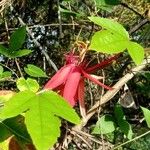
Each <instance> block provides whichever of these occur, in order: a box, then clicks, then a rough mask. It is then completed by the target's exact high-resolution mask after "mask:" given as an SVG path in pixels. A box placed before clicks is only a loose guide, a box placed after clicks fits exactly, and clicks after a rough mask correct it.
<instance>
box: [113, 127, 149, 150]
mask: <svg viewBox="0 0 150 150" xmlns="http://www.w3.org/2000/svg"><path fill="white" fill-rule="evenodd" d="M149 133H150V130H149V131H147V132H145V133H144V134H141V135H139V136H137V137H135V138H133V139H132V140H129V141H126V142H124V143H122V144H120V145H118V146H116V147H114V148H113V150H115V149H118V148H120V147H121V146H124V145H126V144H128V143H130V142H133V141H135V140H138V139H139V138H141V137H143V136H145V135H147V134H149Z"/></svg>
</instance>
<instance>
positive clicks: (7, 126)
mask: <svg viewBox="0 0 150 150" xmlns="http://www.w3.org/2000/svg"><path fill="white" fill-rule="evenodd" d="M2 128H3V130H4V132H3V133H4V134H0V142H2V141H4V140H6V139H7V138H8V137H10V136H12V135H15V136H16V137H18V138H19V139H21V140H24V141H26V142H31V139H30V136H29V134H28V132H27V129H26V127H25V124H24V117H23V116H21V115H19V116H17V117H13V118H9V119H6V120H4V121H3V122H0V131H2V130H1V129H2Z"/></svg>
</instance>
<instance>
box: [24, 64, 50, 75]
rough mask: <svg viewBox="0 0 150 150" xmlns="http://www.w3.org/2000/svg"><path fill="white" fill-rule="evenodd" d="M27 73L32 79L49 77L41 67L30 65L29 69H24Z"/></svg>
mask: <svg viewBox="0 0 150 150" xmlns="http://www.w3.org/2000/svg"><path fill="white" fill-rule="evenodd" d="M24 70H25V72H26V73H27V74H28V75H30V76H32V77H47V75H46V73H45V72H44V71H43V70H41V69H40V68H39V67H37V66H35V65H32V64H28V65H27V68H24Z"/></svg>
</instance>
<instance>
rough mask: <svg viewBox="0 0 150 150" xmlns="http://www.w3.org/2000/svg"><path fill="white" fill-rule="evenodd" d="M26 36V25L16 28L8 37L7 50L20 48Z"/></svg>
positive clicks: (12, 50)
mask: <svg viewBox="0 0 150 150" xmlns="http://www.w3.org/2000/svg"><path fill="white" fill-rule="evenodd" d="M25 37H26V27H25V26H23V27H20V28H19V29H17V30H16V31H15V32H14V33H13V34H12V35H11V37H10V42H9V50H10V51H11V52H14V51H16V50H18V49H20V48H21V46H22V44H23V43H24V42H25Z"/></svg>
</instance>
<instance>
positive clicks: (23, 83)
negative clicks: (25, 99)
mask: <svg viewBox="0 0 150 150" xmlns="http://www.w3.org/2000/svg"><path fill="white" fill-rule="evenodd" d="M17 88H18V89H19V90H20V91H25V90H30V91H33V92H37V91H38V90H39V84H38V83H37V81H36V80H34V79H30V78H28V79H27V80H25V79H24V78H19V79H18V80H17Z"/></svg>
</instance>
